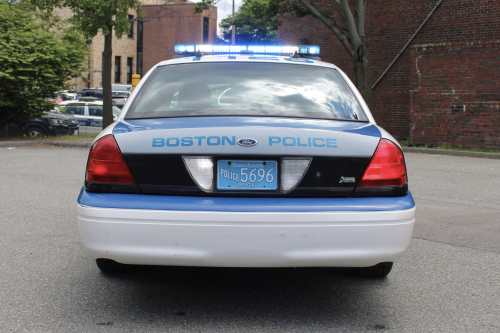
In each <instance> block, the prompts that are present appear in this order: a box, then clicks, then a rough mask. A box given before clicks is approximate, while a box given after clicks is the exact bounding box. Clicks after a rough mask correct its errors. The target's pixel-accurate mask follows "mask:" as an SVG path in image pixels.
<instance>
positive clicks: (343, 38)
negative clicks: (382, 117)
mask: <svg viewBox="0 0 500 333" xmlns="http://www.w3.org/2000/svg"><path fill="white" fill-rule="evenodd" d="M218 1H219V0H202V1H201V2H200V3H198V5H197V7H196V8H197V10H199V11H201V10H203V9H206V8H208V7H209V6H211V5H214V4H215V3H217V2H218ZM269 1H270V2H271V3H273V4H277V5H278V6H279V7H280V10H279V12H280V14H286V13H292V14H294V15H295V16H297V17H304V16H312V17H314V18H316V19H318V20H319V21H320V22H322V23H323V24H324V25H325V26H326V27H327V28H328V29H330V30H331V31H332V32H333V34H334V35H335V36H336V37H337V38H338V39H339V40H340V42H341V43H342V45H344V48H345V49H346V51H347V53H348V54H349V55H350V56H351V58H352V61H353V65H354V70H355V73H356V87H357V88H358V90H359V92H360V93H361V95H362V96H363V98H364V99H365V101H366V104H368V106H369V107H370V108H371V107H372V106H373V97H372V78H371V64H370V53H369V51H368V44H367V42H366V37H365V11H366V5H367V2H368V0H288V1H283V0H281V2H280V0H269Z"/></svg>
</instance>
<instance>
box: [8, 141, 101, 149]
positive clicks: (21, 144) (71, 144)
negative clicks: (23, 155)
mask: <svg viewBox="0 0 500 333" xmlns="http://www.w3.org/2000/svg"><path fill="white" fill-rule="evenodd" d="M40 144H46V145H50V146H56V147H72V148H90V146H91V145H92V143H84V142H57V141H0V147H29V146H37V145H40Z"/></svg>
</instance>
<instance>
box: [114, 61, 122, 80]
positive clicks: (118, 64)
mask: <svg viewBox="0 0 500 333" xmlns="http://www.w3.org/2000/svg"><path fill="white" fill-rule="evenodd" d="M121 60H122V57H115V83H120V76H121V71H120V67H121Z"/></svg>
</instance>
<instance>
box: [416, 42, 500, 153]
mask: <svg viewBox="0 0 500 333" xmlns="http://www.w3.org/2000/svg"><path fill="white" fill-rule="evenodd" d="M410 59H411V60H412V66H411V69H410V70H411V73H410V85H409V91H410V108H409V115H410V121H409V127H410V136H409V140H410V144H414V145H419V144H432V143H433V144H438V145H439V144H448V145H451V146H453V147H459V146H463V147H484V148H490V149H500V42H499V41H495V42H491V43H487V42H482V43H470V44H469V43H450V44H443V45H421V46H417V47H414V48H412V49H411V50H410Z"/></svg>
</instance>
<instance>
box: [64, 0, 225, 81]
mask: <svg viewBox="0 0 500 333" xmlns="http://www.w3.org/2000/svg"><path fill="white" fill-rule="evenodd" d="M141 3H142V16H143V18H144V19H143V20H140V21H134V22H133V23H131V24H130V33H129V34H127V35H122V37H121V38H120V39H118V38H117V37H116V35H115V34H114V33H113V40H112V49H113V55H112V57H111V61H112V63H111V66H112V67H111V68H112V72H111V82H112V83H115V84H131V83H132V74H140V75H141V76H142V75H143V74H145V73H146V72H147V71H148V70H149V69H150V68H151V67H153V66H154V65H156V64H157V63H158V62H160V61H163V60H168V59H170V58H171V57H173V56H174V45H175V44H181V43H202V42H207V43H213V42H215V40H216V38H217V8H215V7H211V8H209V9H207V10H204V11H203V12H202V13H200V14H193V10H194V7H195V6H196V3H193V2H190V1H187V0H142V1H141ZM56 12H57V14H58V15H59V16H61V17H63V18H69V17H71V16H72V15H73V13H72V11H71V10H70V9H68V8H62V9H58V10H56ZM128 14H129V19H130V20H134V19H136V18H137V13H136V12H135V10H130V11H129V13H128ZM89 48H90V52H89V58H88V63H87V67H88V69H89V71H88V72H85V73H82V76H84V77H85V78H86V79H87V81H88V82H85V81H84V80H82V79H74V80H73V82H71V83H72V84H73V85H74V86H75V88H76V89H77V90H81V89H84V88H86V87H92V88H96V87H102V74H101V73H102V72H101V71H102V52H103V51H104V35H103V34H102V33H99V34H97V36H95V37H94V38H93V39H92V44H90V45H89ZM170 49H171V52H169V50H170ZM169 53H170V56H169Z"/></svg>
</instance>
